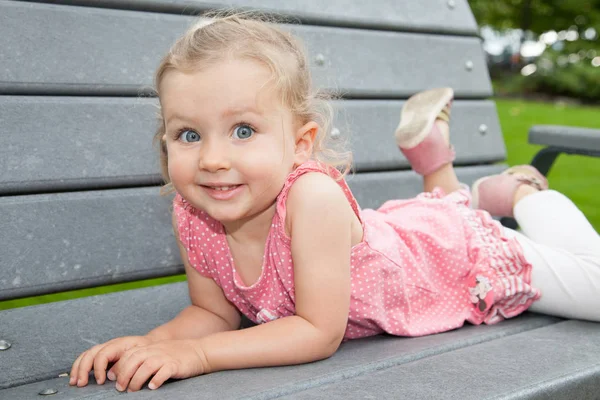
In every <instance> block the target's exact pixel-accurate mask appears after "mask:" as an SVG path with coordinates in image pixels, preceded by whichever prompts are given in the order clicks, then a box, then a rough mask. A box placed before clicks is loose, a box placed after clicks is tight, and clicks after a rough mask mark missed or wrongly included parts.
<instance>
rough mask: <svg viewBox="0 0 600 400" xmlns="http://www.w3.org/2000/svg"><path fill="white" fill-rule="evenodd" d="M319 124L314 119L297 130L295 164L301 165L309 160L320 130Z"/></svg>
mask: <svg viewBox="0 0 600 400" xmlns="http://www.w3.org/2000/svg"><path fill="white" fill-rule="evenodd" d="M319 129H320V127H319V124H317V123H316V122H314V121H310V122H307V123H306V124H304V125H303V126H302V127H301V128H300V129H298V130H297V131H296V136H295V140H296V145H295V151H294V164H296V165H300V164H302V163H303V162H305V161H308V159H309V158H310V156H311V155H312V150H313V145H314V143H315V139H316V138H317V133H318V132H319Z"/></svg>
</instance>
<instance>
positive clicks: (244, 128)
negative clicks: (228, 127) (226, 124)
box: [233, 125, 254, 139]
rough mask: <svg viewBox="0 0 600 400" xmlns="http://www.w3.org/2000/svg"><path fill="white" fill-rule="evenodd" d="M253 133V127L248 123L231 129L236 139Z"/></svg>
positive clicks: (245, 137)
mask: <svg viewBox="0 0 600 400" xmlns="http://www.w3.org/2000/svg"><path fill="white" fill-rule="evenodd" d="M253 134H254V129H252V128H250V127H249V126H248V125H239V126H237V127H236V128H235V129H234V130H233V136H235V137H236V138H238V139H248V138H249V137H251V136H252V135H253Z"/></svg>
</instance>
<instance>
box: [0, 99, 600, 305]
mask: <svg viewBox="0 0 600 400" xmlns="http://www.w3.org/2000/svg"><path fill="white" fill-rule="evenodd" d="M496 104H497V108H498V116H499V118H500V124H501V125H502V131H503V132H504V139H505V142H506V148H507V152H508V164H509V165H517V164H526V163H529V162H530V161H531V158H532V157H533V155H534V154H535V153H536V152H537V151H538V150H539V148H540V146H533V145H530V144H528V143H527V132H528V130H529V127H530V126H531V125H534V124H551V125H571V126H580V127H587V128H597V129H600V107H583V106H573V105H565V104H551V103H539V102H527V101H521V100H505V99H500V100H496ZM549 180H550V186H551V187H552V188H554V189H556V190H558V191H560V192H563V193H564V194H566V195H567V196H568V197H570V198H571V199H572V200H573V201H574V202H575V204H577V206H578V207H579V208H580V209H581V210H582V211H583V213H584V214H585V215H586V216H587V217H588V218H589V219H590V221H591V222H592V225H593V226H594V227H595V229H596V231H600V207H599V206H600V200H599V199H600V158H597V159H594V158H589V157H581V156H564V155H563V156H560V157H559V158H558V161H557V163H556V164H555V165H554V167H553V169H552V170H551V171H550V175H549ZM184 279H185V276H183V275H180V276H174V277H170V278H160V279H150V280H147V281H141V282H133V283H124V284H118V285H111V286H107V287H103V288H93V289H84V290H77V291H73V292H66V293H59V294H51V295H45V296H39V297H34V298H26V299H18V300H8V301H4V302H0V310H3V309H8V308H14V307H23V306H28V305H33V304H42V303H48V302H51V301H58V300H66V299H73V298H77V297H84V296H91V295H94V294H99V293H107V292H115V291H121V290H127V289H135V288H139V287H145V286H152V285H158V284H164V283H170V282H176V281H182V280H184Z"/></svg>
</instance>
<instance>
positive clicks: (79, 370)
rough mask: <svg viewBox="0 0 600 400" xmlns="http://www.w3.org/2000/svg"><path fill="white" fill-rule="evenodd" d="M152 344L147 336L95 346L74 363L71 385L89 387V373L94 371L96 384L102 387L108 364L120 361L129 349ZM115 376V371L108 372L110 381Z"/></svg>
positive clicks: (124, 338) (126, 337)
mask: <svg viewBox="0 0 600 400" xmlns="http://www.w3.org/2000/svg"><path fill="white" fill-rule="evenodd" d="M151 343H152V340H150V339H148V338H147V337H145V336H125V337H120V338H116V339H112V340H109V341H108V342H106V343H102V344H98V345H96V346H94V347H92V348H91V349H89V350H87V351H84V352H83V353H81V355H80V356H79V357H77V359H76V360H75V362H74V363H73V367H72V368H71V375H70V376H71V378H70V380H69V384H70V385H77V386H79V387H82V386H85V385H87V384H88V376H89V373H90V371H91V370H92V369H93V370H94V376H95V378H96V382H97V383H98V384H100V385H102V384H103V383H104V382H105V381H106V375H107V374H106V368H107V367H108V363H110V362H116V361H118V360H119V359H120V358H121V357H122V355H123V353H125V352H126V351H127V350H129V349H132V348H136V347H139V346H146V345H149V344H151ZM113 375H114V371H113V368H111V369H110V370H109V371H108V376H109V379H110V378H113ZM112 380H114V378H113V379H112Z"/></svg>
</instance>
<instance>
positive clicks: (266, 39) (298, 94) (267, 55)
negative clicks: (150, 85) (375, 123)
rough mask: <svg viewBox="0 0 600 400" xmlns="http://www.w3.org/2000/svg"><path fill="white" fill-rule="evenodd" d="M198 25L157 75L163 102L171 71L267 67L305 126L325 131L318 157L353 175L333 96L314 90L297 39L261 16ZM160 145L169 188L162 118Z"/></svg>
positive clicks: (224, 17) (215, 16) (217, 16)
mask: <svg viewBox="0 0 600 400" xmlns="http://www.w3.org/2000/svg"><path fill="white" fill-rule="evenodd" d="M207 17H209V18H212V19H211V20H206V19H202V20H200V21H198V22H197V23H196V24H195V25H194V26H192V27H191V28H190V29H189V30H188V31H187V32H186V33H185V34H184V35H183V36H182V37H180V38H179V39H178V40H177V41H176V42H175V44H174V45H173V46H172V47H171V49H170V51H169V52H168V53H167V55H166V56H165V57H164V58H163V59H162V61H161V63H160V65H159V67H158V69H157V70H156V74H155V78H154V84H155V89H156V93H157V95H158V96H159V98H160V84H161V81H162V79H163V77H164V76H165V74H166V73H167V72H168V71H170V70H180V71H195V70H199V69H201V68H202V67H203V66H206V65H214V64H215V63H218V62H220V61H222V60H224V59H227V58H239V59H250V60H254V61H258V62H260V63H262V64H264V65H265V66H267V67H268V68H269V69H270V70H271V73H272V75H273V82H274V84H275V88H276V89H277V90H278V91H279V94H280V95H281V101H282V104H283V105H284V106H286V107H288V108H289V110H290V111H291V112H292V114H293V115H294V116H295V117H296V118H298V119H299V121H300V122H301V123H302V124H305V123H307V122H309V121H315V122H317V123H318V124H319V126H320V127H321V129H320V130H319V132H318V133H317V137H316V139H315V142H314V145H313V156H312V157H313V158H314V159H316V160H318V161H321V162H323V163H325V164H327V165H329V166H332V167H334V168H336V169H338V170H339V171H340V172H342V176H344V175H345V174H347V173H348V171H349V170H350V168H351V164H352V153H350V152H349V151H346V150H345V148H344V147H345V141H344V140H340V139H341V138H332V137H331V134H330V131H331V123H332V120H333V109H332V107H331V104H330V102H329V100H331V99H332V98H333V96H331V95H328V94H325V93H323V92H321V91H318V90H314V89H313V87H312V79H311V75H310V70H309V65H308V61H307V57H306V52H305V50H304V47H303V45H302V44H301V43H300V41H299V40H298V39H297V38H295V37H294V36H293V35H292V34H290V33H288V32H285V31H283V30H281V29H280V28H279V27H277V26H276V25H275V24H276V21H275V20H273V19H272V18H271V19H270V20H268V19H267V17H265V16H263V15H259V14H256V13H249V12H244V13H232V12H222V11H221V12H217V13H211V14H210V15H207ZM158 119H159V125H158V129H157V131H156V134H155V135H154V142H155V144H157V145H158V148H159V152H160V165H161V172H162V175H163V179H164V180H165V183H167V184H168V183H169V182H170V179H169V175H168V169H167V165H168V156H167V149H166V146H165V144H164V141H163V140H162V138H163V135H164V133H165V124H164V119H163V117H162V113H159V117H158Z"/></svg>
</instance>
